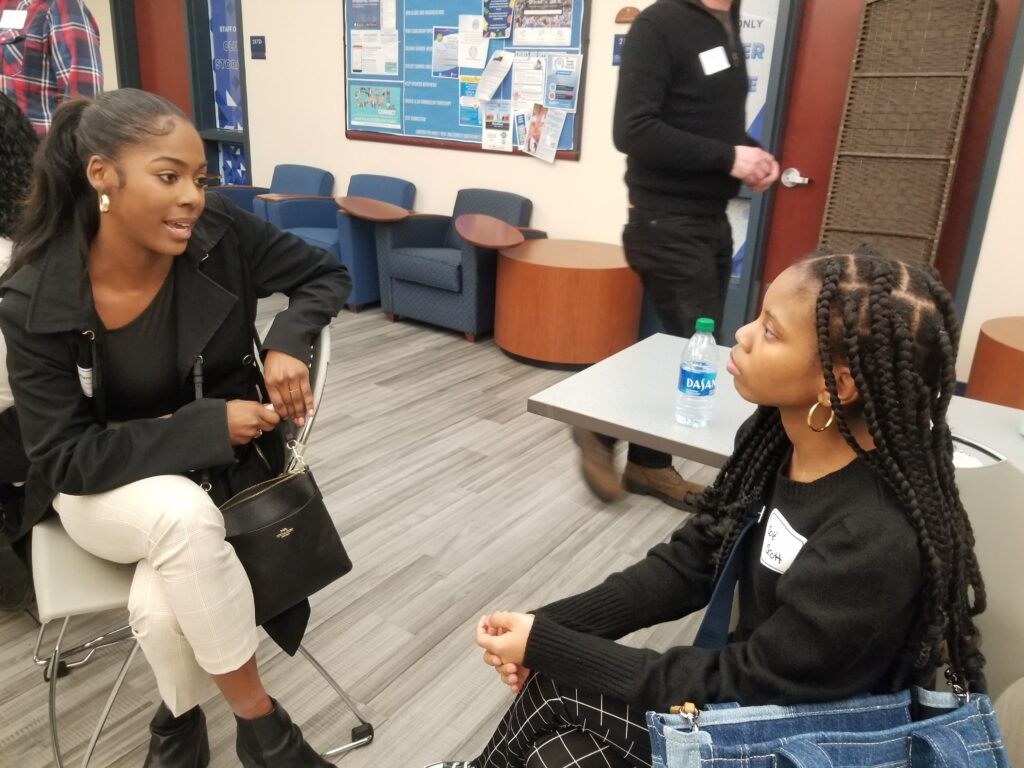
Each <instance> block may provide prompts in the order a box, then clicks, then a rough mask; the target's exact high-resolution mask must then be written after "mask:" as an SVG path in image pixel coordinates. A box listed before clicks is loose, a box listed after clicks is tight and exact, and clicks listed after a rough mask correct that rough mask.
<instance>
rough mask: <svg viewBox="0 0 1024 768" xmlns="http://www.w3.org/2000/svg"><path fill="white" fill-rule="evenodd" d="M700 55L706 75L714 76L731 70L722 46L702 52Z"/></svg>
mask: <svg viewBox="0 0 1024 768" xmlns="http://www.w3.org/2000/svg"><path fill="white" fill-rule="evenodd" d="M699 55H700V65H701V66H702V67H703V68H704V74H705V75H713V74H715V73H716V72H721V71H722V70H723V69H728V68H729V57H728V56H727V55H726V53H725V48H723V47H722V46H718V47H717V48H709V49H708V50H706V51H701V52H700V54H699Z"/></svg>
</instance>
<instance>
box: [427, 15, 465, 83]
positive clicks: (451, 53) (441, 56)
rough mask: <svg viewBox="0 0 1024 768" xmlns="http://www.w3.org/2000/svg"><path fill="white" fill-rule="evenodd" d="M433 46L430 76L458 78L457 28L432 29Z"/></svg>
mask: <svg viewBox="0 0 1024 768" xmlns="http://www.w3.org/2000/svg"><path fill="white" fill-rule="evenodd" d="M433 41H434V42H433V46H432V48H431V55H430V76H431V77H450V78H453V79H455V78H457V77H458V76H459V28H458V27H434V36H433Z"/></svg>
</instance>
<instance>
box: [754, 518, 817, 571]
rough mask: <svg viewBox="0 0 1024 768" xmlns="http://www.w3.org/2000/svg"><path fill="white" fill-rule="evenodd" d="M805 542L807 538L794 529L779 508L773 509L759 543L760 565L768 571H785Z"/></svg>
mask: <svg viewBox="0 0 1024 768" xmlns="http://www.w3.org/2000/svg"><path fill="white" fill-rule="evenodd" d="M806 543H807V538H806V537H804V536H801V535H800V534H799V533H797V532H796V531H794V530H793V527H792V526H791V525H790V524H789V523H788V522H787V521H786V518H784V517H783V516H782V513H781V512H779V510H777V509H773V510H772V513H771V514H770V515H769V516H768V527H767V528H766V529H765V532H764V543H762V544H761V565H763V566H764V567H765V568H767V569H768V570H770V571H775V572H776V573H785V572H786V571H788V570H789V566H791V565H792V564H793V561H794V560H796V556H797V555H798V554H800V550H801V549H802V548H803V546H804V544H806Z"/></svg>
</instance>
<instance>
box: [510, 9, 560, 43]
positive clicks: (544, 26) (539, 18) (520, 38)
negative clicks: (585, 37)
mask: <svg viewBox="0 0 1024 768" xmlns="http://www.w3.org/2000/svg"><path fill="white" fill-rule="evenodd" d="M572 4H573V0H517V2H516V4H515V21H514V29H513V31H512V44H513V45H516V46H556V47H568V46H569V45H570V44H571V43H572Z"/></svg>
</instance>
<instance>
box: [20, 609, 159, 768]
mask: <svg viewBox="0 0 1024 768" xmlns="http://www.w3.org/2000/svg"><path fill="white" fill-rule="evenodd" d="M70 621H71V617H70V616H67V617H65V618H64V620H63V621H62V622H61V626H60V632H59V633H58V634H57V642H56V643H55V644H54V646H53V651H52V652H51V653H50V655H49V656H45V657H43V658H40V656H39V653H40V649H41V647H42V644H43V636H44V635H45V633H46V627H47V626H48V624H43V625H41V626H40V627H39V634H38V635H37V637H36V647H35V650H34V652H33V655H32V656H33V661H35V663H36V664H37V665H39V666H45V667H46V669H45V677H46V680H47V682H48V683H49V710H50V741H51V743H52V745H53V759H54V764H55V765H56V766H57V768H64V758H63V755H62V753H61V748H60V736H59V735H58V734H59V730H60V729H59V723H58V719H57V678H59V677H64V676H65V675H67V674H68V673H69V672H70V671H71V670H72V669H74V668H75V667H80V666H82V665H83V664H86V663H87V662H88V661H89V660H90V659H91V658H92V656H93V654H94V653H96V651H97V650H98V649H100V648H105V647H107V646H110V645H116V644H117V643H123V642H125V641H126V640H131V641H133V643H132V649H131V651H129V653H128V656H127V658H126V659H125V660H124V663H123V664H122V665H121V670H120V671H119V672H118V675H117V680H116V681H115V682H114V687H113V688H112V689H111V691H110V696H109V697H108V698H107V703H106V705H105V706H104V707H103V712H102V713H101V714H100V719H99V722H98V723H97V724H96V728H95V730H94V731H93V734H92V738H91V739H90V741H89V746H88V747H87V749H86V752H85V757H84V758H83V760H82V768H87V766H88V765H89V760H91V759H92V754H93V752H94V751H95V749H96V744H97V743H98V742H99V738H100V734H101V733H102V731H103V726H104V725H106V722H107V717H109V715H110V710H111V708H112V707H113V706H114V699H115V698H117V694H118V692H119V691H120V690H121V685H122V684H123V683H124V679H125V676H126V675H127V674H128V667H129V666H131V662H132V659H134V658H135V654H136V652H137V651H138V649H139V645H138V643H137V642H135V637H134V636H133V635H132V634H131V627H128V626H125V627H119V628H118V629H115V630H113V631H111V632H107V633H106V634H103V635H100V636H99V637H96V638H94V639H92V640H88V641H86V642H84V643H81V644H79V645H76V646H74V647H72V648H68V649H67V650H64V649H63V647H62V645H63V642H64V635H65V633H66V632H67V628H68V623H69V622H70ZM83 654H84V655H83ZM76 656H82V658H80V659H79V660H78V661H72V662H68V661H65V659H69V658H74V657H76Z"/></svg>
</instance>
